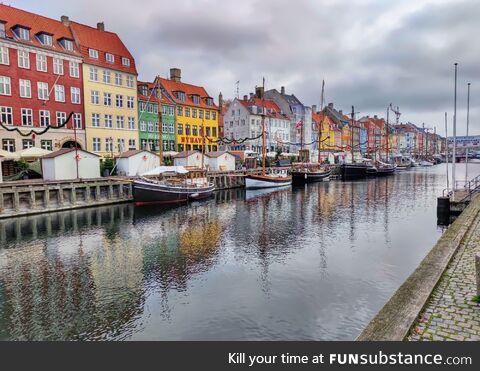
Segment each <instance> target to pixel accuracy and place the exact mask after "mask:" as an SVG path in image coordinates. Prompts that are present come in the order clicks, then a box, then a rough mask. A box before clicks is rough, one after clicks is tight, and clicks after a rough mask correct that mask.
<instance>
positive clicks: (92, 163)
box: [41, 148, 100, 180]
mask: <svg viewBox="0 0 480 371" xmlns="http://www.w3.org/2000/svg"><path fill="white" fill-rule="evenodd" d="M41 160H42V173H43V179H44V180H68V179H77V166H78V178H80V179H93V178H100V156H98V155H96V154H94V153H90V152H87V151H84V150H81V149H78V150H77V151H75V148H62V149H60V150H58V151H55V152H52V153H50V154H48V155H46V156H43V157H42V158H41Z"/></svg>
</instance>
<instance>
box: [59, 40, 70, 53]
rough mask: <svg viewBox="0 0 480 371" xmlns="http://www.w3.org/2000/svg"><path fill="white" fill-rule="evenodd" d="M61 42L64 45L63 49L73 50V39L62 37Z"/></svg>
mask: <svg viewBox="0 0 480 371" xmlns="http://www.w3.org/2000/svg"><path fill="white" fill-rule="evenodd" d="M59 42H60V45H61V46H62V47H63V49H65V50H69V51H73V42H72V40H68V39H60V40H59Z"/></svg>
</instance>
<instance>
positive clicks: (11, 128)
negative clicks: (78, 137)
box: [0, 112, 74, 137]
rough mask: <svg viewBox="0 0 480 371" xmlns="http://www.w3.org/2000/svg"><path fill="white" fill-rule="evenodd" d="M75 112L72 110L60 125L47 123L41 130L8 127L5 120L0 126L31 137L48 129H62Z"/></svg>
mask: <svg viewBox="0 0 480 371" xmlns="http://www.w3.org/2000/svg"><path fill="white" fill-rule="evenodd" d="M73 114H74V112H70V113H69V114H68V116H67V119H66V120H65V121H64V122H63V124H61V125H59V126H52V125H47V126H46V127H45V128H44V129H42V130H40V131H36V130H34V129H31V130H30V131H28V132H24V131H22V130H20V129H19V128H18V127H8V126H5V125H4V124H3V122H0V126H1V127H2V128H3V129H5V130H6V131H8V132H14V131H16V132H17V133H18V134H20V135H21V136H22V137H29V136H31V135H32V134H35V135H43V134H45V133H46V132H47V131H49V130H50V129H55V130H57V129H62V128H64V127H65V126H66V125H67V124H68V122H69V121H70V119H71V118H72V116H73Z"/></svg>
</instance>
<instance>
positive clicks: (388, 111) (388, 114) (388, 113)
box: [385, 106, 390, 164]
mask: <svg viewBox="0 0 480 371" xmlns="http://www.w3.org/2000/svg"><path fill="white" fill-rule="evenodd" d="M389 116H390V106H388V107H387V129H386V132H385V134H386V137H387V149H386V156H385V162H386V163H387V164H389V163H390V161H388V157H389V153H388V139H389V138H388V121H389Z"/></svg>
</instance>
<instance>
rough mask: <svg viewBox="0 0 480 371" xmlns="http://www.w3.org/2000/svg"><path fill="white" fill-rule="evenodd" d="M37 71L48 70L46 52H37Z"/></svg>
mask: <svg viewBox="0 0 480 371" xmlns="http://www.w3.org/2000/svg"><path fill="white" fill-rule="evenodd" d="M37 71H40V72H48V67H47V56H46V55H45V54H37Z"/></svg>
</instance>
